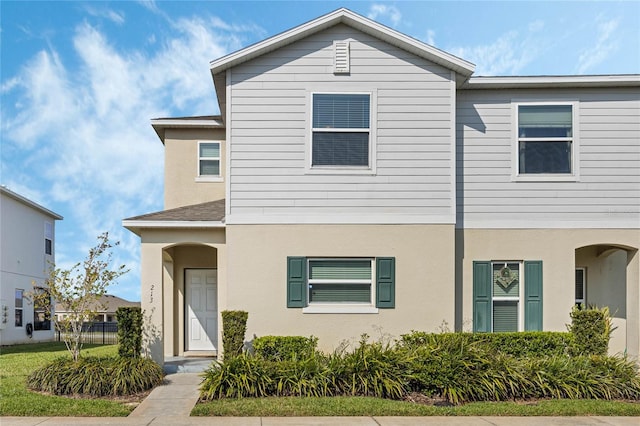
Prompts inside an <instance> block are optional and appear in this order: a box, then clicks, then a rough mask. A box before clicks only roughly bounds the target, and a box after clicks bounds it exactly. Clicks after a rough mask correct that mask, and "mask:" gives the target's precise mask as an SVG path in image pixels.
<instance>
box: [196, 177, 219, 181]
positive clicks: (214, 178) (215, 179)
mask: <svg viewBox="0 0 640 426" xmlns="http://www.w3.org/2000/svg"><path fill="white" fill-rule="evenodd" d="M223 181H224V179H223V178H222V177H221V176H197V177H196V182H223Z"/></svg>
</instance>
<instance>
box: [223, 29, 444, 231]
mask: <svg viewBox="0 0 640 426" xmlns="http://www.w3.org/2000/svg"><path fill="white" fill-rule="evenodd" d="M333 40H350V49H351V73H350V74H349V75H336V74H334V73H333ZM451 78H452V73H451V72H450V71H449V70H446V69H444V68H443V67H440V66H438V65H435V64H432V63H429V62H427V61H425V60H422V59H419V58H416V57H415V56H413V55H411V54H409V53H407V52H404V51H402V50H400V49H398V48H396V47H393V46H390V45H388V44H386V43H383V42H381V41H379V40H377V39H375V38H373V37H370V36H368V35H365V34H363V33H360V32H358V31H356V30H354V29H352V28H349V27H346V26H342V25H339V26H336V27H333V28H330V29H328V30H327V31H325V32H322V33H320V34H317V35H314V36H311V37H309V38H308V39H305V40H302V41H299V42H297V43H294V44H292V45H290V46H286V47H284V48H281V49H279V50H278V51H277V52H274V53H271V54H267V55H264V56H261V57H259V58H257V59H254V60H252V61H250V62H248V63H246V64H243V65H240V66H238V67H235V68H234V69H233V70H232V71H231V82H230V85H229V86H228V87H227V90H228V91H230V102H231V103H230V105H229V106H228V123H227V127H228V128H229V131H228V132H229V135H230V136H229V137H230V159H229V164H230V176H229V179H230V186H229V192H230V197H229V202H228V205H229V207H228V209H229V210H228V213H229V214H228V217H227V221H228V223H270V222H276V223H277V222H288V223H296V222H299V221H313V222H320V223H322V222H327V223H331V222H346V223H349V222H358V221H362V220H365V221H367V219H366V218H367V217H369V218H370V220H373V221H377V222H380V223H393V222H397V221H398V220H399V221H403V217H404V218H405V220H409V221H415V222H417V223H429V222H435V223H442V222H446V223H453V221H454V200H453V197H454V193H453V178H452V176H453V161H452V159H453V150H452V143H453V140H452V139H453V134H452V123H453V120H454V117H453V115H454V114H453V108H452V105H453V103H454V102H455V91H454V87H455V86H454V84H455V83H454V82H452V80H451ZM314 92H366V93H371V94H372V98H371V99H372V101H371V103H372V105H371V112H372V127H373V128H372V131H371V132H372V139H373V144H374V146H375V153H374V154H373V158H374V160H373V161H375V163H374V165H373V166H374V167H373V169H374V170H373V171H372V172H371V173H369V174H362V175H359V174H356V175H353V174H351V175H350V174H345V173H341V172H335V173H333V174H314V172H313V171H311V172H310V170H309V167H308V163H309V147H310V141H309V139H310V134H311V131H310V124H309V122H310V110H311V107H310V100H311V94H312V93H314ZM302 216H304V218H302ZM407 217H411V218H410V219H406V218H407Z"/></svg>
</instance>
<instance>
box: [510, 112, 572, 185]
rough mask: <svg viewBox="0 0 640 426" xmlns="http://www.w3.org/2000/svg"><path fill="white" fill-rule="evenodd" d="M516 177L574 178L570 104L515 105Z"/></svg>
mask: <svg viewBox="0 0 640 426" xmlns="http://www.w3.org/2000/svg"><path fill="white" fill-rule="evenodd" d="M516 108H517V132H518V133H517V134H518V137H517V152H518V159H517V176H520V177H522V176H537V177H540V176H544V175H550V176H551V177H558V176H569V177H570V176H575V174H576V173H575V163H576V162H575V151H576V144H575V123H574V108H575V105H573V104H517V105H516Z"/></svg>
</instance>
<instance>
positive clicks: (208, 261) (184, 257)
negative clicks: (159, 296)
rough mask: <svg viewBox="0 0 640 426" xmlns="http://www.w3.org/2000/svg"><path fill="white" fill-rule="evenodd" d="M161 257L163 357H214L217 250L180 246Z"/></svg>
mask: <svg viewBox="0 0 640 426" xmlns="http://www.w3.org/2000/svg"><path fill="white" fill-rule="evenodd" d="M163 254H164V256H163V258H164V259H165V261H164V274H163V275H164V276H163V282H164V283H163V287H164V295H165V297H164V321H163V322H164V333H165V334H164V337H165V342H164V347H165V348H164V352H165V355H168V356H171V355H174V356H175V355H216V354H217V349H218V334H219V329H218V317H219V311H218V249H217V248H216V247H212V246H208V245H205V244H189V243H184V244H177V245H174V246H172V247H169V248H165V249H164V253H163Z"/></svg>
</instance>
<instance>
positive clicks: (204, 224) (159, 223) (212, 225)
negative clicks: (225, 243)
mask: <svg viewBox="0 0 640 426" xmlns="http://www.w3.org/2000/svg"><path fill="white" fill-rule="evenodd" d="M122 226H123V227H125V228H127V229H128V230H129V231H131V232H133V233H134V234H136V235H138V236H140V233H141V231H142V230H143V229H217V228H225V227H226V225H225V223H224V222H222V221H213V220H126V219H125V220H123V221H122Z"/></svg>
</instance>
